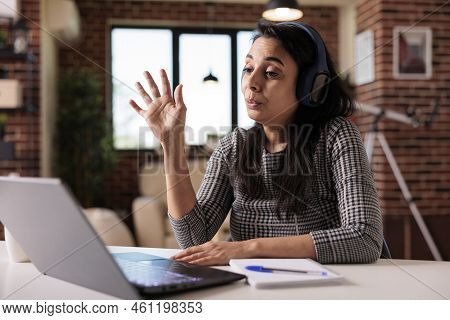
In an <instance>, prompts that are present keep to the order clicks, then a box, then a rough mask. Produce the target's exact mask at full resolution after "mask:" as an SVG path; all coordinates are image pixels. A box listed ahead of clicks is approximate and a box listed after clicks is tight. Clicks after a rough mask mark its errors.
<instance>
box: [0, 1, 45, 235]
mask: <svg viewBox="0 0 450 320" xmlns="http://www.w3.org/2000/svg"><path fill="white" fill-rule="evenodd" d="M20 8H22V14H23V15H24V16H25V17H26V18H27V20H28V21H27V25H28V27H29V28H30V37H31V42H30V48H31V50H32V51H33V53H34V55H35V56H36V60H35V62H34V63H33V70H34V71H33V84H32V100H33V106H34V108H35V111H34V112H32V113H29V112H27V111H26V110H25V109H24V108H22V109H13V110H8V111H5V110H1V109H0V113H1V114H6V115H7V117H8V121H7V125H6V135H5V141H15V142H16V145H15V152H16V154H15V160H12V161H5V160H3V161H1V160H0V176H2V175H7V174H9V173H10V172H17V173H19V174H20V175H22V176H38V175H39V143H40V141H39V140H40V137H39V135H40V128H39V32H40V31H39V27H38V24H39V19H40V17H39V0H21V3H20ZM30 20H31V21H32V22H30ZM33 22H34V23H33ZM0 67H1V68H3V69H6V70H7V71H8V78H10V79H19V80H20V82H21V84H22V87H23V92H24V93H25V92H26V90H27V85H28V83H27V65H26V63H25V61H24V60H20V59H9V60H3V59H1V60H0ZM23 97H24V98H23V101H24V102H25V101H26V98H25V95H24V96H23ZM0 239H3V227H2V225H1V224H0Z"/></svg>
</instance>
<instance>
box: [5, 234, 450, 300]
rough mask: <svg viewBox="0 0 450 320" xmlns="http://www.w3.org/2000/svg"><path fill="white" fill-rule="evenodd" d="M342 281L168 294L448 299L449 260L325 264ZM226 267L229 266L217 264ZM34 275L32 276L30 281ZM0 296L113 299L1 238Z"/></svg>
mask: <svg viewBox="0 0 450 320" xmlns="http://www.w3.org/2000/svg"><path fill="white" fill-rule="evenodd" d="M110 250H111V252H127V251H141V252H146V253H151V254H155V255H160V256H164V257H169V256H171V255H172V254H174V253H175V252H176V251H177V250H171V249H147V248H125V247H110ZM329 267H330V268H331V269H333V270H335V271H337V272H339V273H341V274H342V275H343V276H344V277H345V280H344V281H343V282H342V283H341V284H337V285H336V284H327V285H321V286H317V285H314V286H308V287H296V288H283V289H255V288H252V287H250V286H248V285H247V284H246V283H245V282H244V281H239V282H236V283H233V284H229V285H225V286H220V287H215V288H210V289H203V290H198V291H191V292H186V293H182V294H176V295H172V296H170V298H171V299H199V300H201V299H223V300H227V299H255V300H256V299H445V298H446V299H449V298H450V262H434V261H414V260H379V261H378V262H377V263H375V264H370V265H329ZM220 268H223V269H228V268H229V267H220ZM33 279H34V280H33ZM0 298H1V299H5V298H7V299H18V300H19V299H79V300H84V299H115V297H111V296H108V295H105V294H103V293H99V292H96V291H93V290H90V289H86V288H83V287H79V286H76V285H73V284H70V283H67V282H64V281H61V280H57V279H54V278H51V277H48V276H43V275H40V274H39V272H38V271H37V269H36V268H35V267H34V266H33V265H32V264H31V263H11V262H10V261H9V260H8V255H7V252H6V246H5V243H4V241H0Z"/></svg>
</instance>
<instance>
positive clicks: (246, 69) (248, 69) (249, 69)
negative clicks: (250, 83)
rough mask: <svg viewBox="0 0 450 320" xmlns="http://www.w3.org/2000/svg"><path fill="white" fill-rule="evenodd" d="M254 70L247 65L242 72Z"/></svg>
mask: <svg viewBox="0 0 450 320" xmlns="http://www.w3.org/2000/svg"><path fill="white" fill-rule="evenodd" d="M251 71H252V69H251V68H248V67H245V68H244V69H242V73H250V72H251Z"/></svg>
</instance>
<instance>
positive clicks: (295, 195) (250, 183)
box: [233, 23, 354, 216]
mask: <svg viewBox="0 0 450 320" xmlns="http://www.w3.org/2000/svg"><path fill="white" fill-rule="evenodd" d="M260 37H267V38H275V39H277V40H278V41H279V42H280V43H281V45H282V46H283V48H284V49H285V50H286V51H287V52H288V53H289V54H290V56H291V57H292V58H293V59H294V61H295V62H296V64H297V66H298V79H297V81H300V80H301V79H302V77H303V76H304V71H305V70H306V69H307V68H308V67H309V66H310V65H311V64H312V63H313V62H314V59H315V44H314V42H313V40H312V39H311V38H310V37H309V35H308V34H307V33H306V32H305V31H304V30H302V29H301V28H300V27H297V26H294V25H283V24H270V23H260V24H259V26H258V33H257V35H256V36H254V38H253V42H254V41H255V40H256V39H258V38H260ZM325 50H326V58H327V63H328V69H329V72H330V82H329V84H328V85H329V89H328V96H327V98H326V100H325V102H324V104H323V105H321V106H320V107H317V108H311V107H305V106H302V105H301V104H300V106H299V107H298V108H297V110H296V113H295V115H294V120H293V123H290V124H288V125H287V127H286V128H284V131H283V132H284V134H285V135H286V137H285V138H286V141H287V147H286V149H285V150H284V153H283V157H284V159H283V161H282V162H283V168H280V170H279V171H278V174H275V175H272V181H273V184H274V186H275V187H276V188H278V191H279V192H278V200H279V201H278V202H277V206H276V208H275V210H276V212H277V215H278V216H279V215H280V213H281V211H286V212H287V213H288V214H289V213H290V212H293V213H294V214H299V213H300V212H301V211H302V209H304V208H305V206H306V203H308V199H309V197H310V195H311V193H312V192H308V191H312V190H311V189H310V186H311V183H312V181H313V178H314V168H313V156H314V152H315V148H316V145H317V142H318V140H319V137H320V133H321V131H322V129H323V128H324V126H325V124H326V123H327V122H328V121H329V120H331V119H333V118H336V117H339V116H344V117H348V116H350V115H351V114H352V113H353V111H354V104H353V100H352V97H351V96H350V93H349V92H347V90H346V89H345V88H346V87H345V85H344V83H343V81H342V80H341V79H340V77H339V76H338V75H337V73H336V69H335V67H334V63H333V61H332V60H331V57H330V54H329V53H328V50H327V49H326V48H325ZM297 98H298V97H297ZM265 145H266V136H265V134H264V130H263V127H262V125H261V124H259V123H256V124H255V125H254V126H253V127H252V128H250V129H249V130H248V131H247V139H246V140H240V141H238V151H237V154H238V157H237V158H238V159H237V161H236V162H235V164H234V170H233V175H234V178H236V179H237V181H238V182H239V184H240V185H241V186H242V187H243V188H244V190H245V191H246V192H247V193H248V194H251V195H252V196H256V197H262V196H264V190H265V186H264V183H263V179H262V168H261V164H262V152H263V147H264V146H265Z"/></svg>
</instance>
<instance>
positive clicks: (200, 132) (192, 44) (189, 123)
mask: <svg viewBox="0 0 450 320" xmlns="http://www.w3.org/2000/svg"><path fill="white" fill-rule="evenodd" d="M230 70H231V37H230V36H229V35H227V34H212V35H204V34H181V35H180V82H181V83H182V84H183V86H184V87H183V88H184V96H183V97H184V102H185V103H186V107H187V109H188V112H187V115H186V128H187V130H186V142H187V143H188V144H197V145H200V144H205V143H206V138H207V135H208V134H217V135H223V134H226V133H227V132H229V131H230V129H231V73H230ZM210 72H212V74H213V75H214V76H215V77H217V79H218V82H217V83H216V84H205V83H204V82H203V78H204V77H206V76H207V75H208V74H209V73H210ZM190 129H192V130H190Z"/></svg>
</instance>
